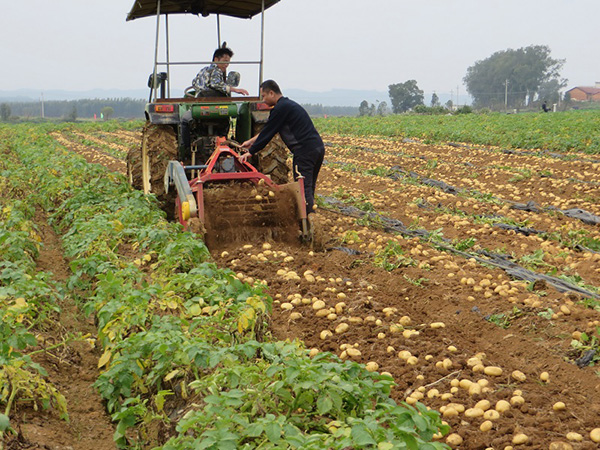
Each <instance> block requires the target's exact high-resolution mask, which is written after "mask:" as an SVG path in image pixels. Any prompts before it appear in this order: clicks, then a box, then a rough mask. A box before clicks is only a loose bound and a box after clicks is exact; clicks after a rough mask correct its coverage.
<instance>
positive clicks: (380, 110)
mask: <svg viewBox="0 0 600 450" xmlns="http://www.w3.org/2000/svg"><path fill="white" fill-rule="evenodd" d="M388 113H389V111H388V105H387V102H381V103H380V104H379V105H377V115H378V116H386V115H387V114H388Z"/></svg>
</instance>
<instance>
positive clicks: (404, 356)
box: [398, 350, 412, 360]
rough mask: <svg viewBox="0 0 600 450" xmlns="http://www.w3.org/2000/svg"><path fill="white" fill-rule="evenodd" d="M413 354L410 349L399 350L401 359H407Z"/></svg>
mask: <svg viewBox="0 0 600 450" xmlns="http://www.w3.org/2000/svg"><path fill="white" fill-rule="evenodd" d="M411 356H412V353H411V352H409V351H408V350H400V351H399V352H398V358H400V359H404V360H407V359H408V358H410V357H411Z"/></svg>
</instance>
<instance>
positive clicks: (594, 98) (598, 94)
mask: <svg viewBox="0 0 600 450" xmlns="http://www.w3.org/2000/svg"><path fill="white" fill-rule="evenodd" d="M566 93H567V94H569V95H570V97H571V100H576V101H579V102H586V101H587V102H600V81H596V86H594V87H591V86H577V87H574V88H573V89H569V90H568V91H567V92H566Z"/></svg>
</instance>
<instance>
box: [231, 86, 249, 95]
mask: <svg viewBox="0 0 600 450" xmlns="http://www.w3.org/2000/svg"><path fill="white" fill-rule="evenodd" d="M231 92H235V93H236V94H242V95H249V94H248V91H247V90H246V89H241V88H234V87H232V88H231Z"/></svg>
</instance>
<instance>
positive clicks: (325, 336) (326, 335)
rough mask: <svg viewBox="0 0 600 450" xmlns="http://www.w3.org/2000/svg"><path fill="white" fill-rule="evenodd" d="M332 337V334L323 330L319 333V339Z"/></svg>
mask: <svg viewBox="0 0 600 450" xmlns="http://www.w3.org/2000/svg"><path fill="white" fill-rule="evenodd" d="M331 336H333V333H332V332H331V331H329V330H323V331H321V334H320V337H321V339H327V338H328V337H331Z"/></svg>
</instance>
